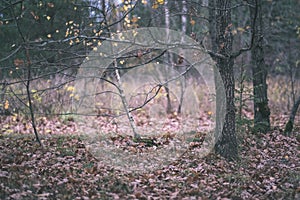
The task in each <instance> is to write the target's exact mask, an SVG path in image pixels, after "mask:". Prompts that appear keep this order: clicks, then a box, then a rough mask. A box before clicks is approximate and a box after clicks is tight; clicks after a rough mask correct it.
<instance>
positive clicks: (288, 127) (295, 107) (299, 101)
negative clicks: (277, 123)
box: [284, 96, 300, 134]
mask: <svg viewBox="0 0 300 200" xmlns="http://www.w3.org/2000/svg"><path fill="white" fill-rule="evenodd" d="M299 105H300V96H299V97H298V99H297V101H296V102H295V103H294V105H293V108H292V111H291V114H290V118H289V121H288V123H287V124H286V125H285V129H284V133H286V134H290V133H291V132H292V130H293V127H294V120H295V116H296V113H297V110H298V107H299Z"/></svg>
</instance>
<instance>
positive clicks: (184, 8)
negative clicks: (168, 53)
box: [177, 0, 187, 114]
mask: <svg viewBox="0 0 300 200" xmlns="http://www.w3.org/2000/svg"><path fill="white" fill-rule="evenodd" d="M186 3H187V2H186V0H183V1H182V14H181V34H182V36H181V43H183V44H184V38H185V35H186V30H187V6H186ZM179 56H180V55H179ZM177 64H179V65H180V63H177ZM183 67H184V69H185V66H183ZM185 86H186V80H185V78H184V79H183V81H181V80H180V90H181V91H180V99H179V105H178V108H177V113H178V114H180V113H181V108H182V104H183V97H184V92H185Z"/></svg>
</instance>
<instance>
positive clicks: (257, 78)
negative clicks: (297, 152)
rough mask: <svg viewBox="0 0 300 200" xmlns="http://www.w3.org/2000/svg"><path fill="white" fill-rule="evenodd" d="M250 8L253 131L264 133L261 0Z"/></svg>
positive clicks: (267, 121)
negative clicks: (252, 35) (251, 23)
mask: <svg viewBox="0 0 300 200" xmlns="http://www.w3.org/2000/svg"><path fill="white" fill-rule="evenodd" d="M256 2H257V4H256V5H254V7H251V8H250V16H251V19H252V21H253V22H255V23H254V24H253V25H252V26H253V31H254V38H253V39H254V41H253V45H254V46H253V48H252V49H251V60H252V73H253V95H254V131H255V132H257V131H259V132H263V133H266V132H267V131H268V130H270V109H269V106H268V95H267V89H268V86H267V82H266V79H267V66H266V64H265V60H264V49H263V30H262V29H263V22H262V9H261V1H256Z"/></svg>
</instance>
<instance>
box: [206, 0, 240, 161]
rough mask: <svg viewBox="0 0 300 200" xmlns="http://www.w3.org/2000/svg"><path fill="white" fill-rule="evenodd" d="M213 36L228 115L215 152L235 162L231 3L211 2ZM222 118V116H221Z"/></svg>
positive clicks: (212, 40)
mask: <svg viewBox="0 0 300 200" xmlns="http://www.w3.org/2000/svg"><path fill="white" fill-rule="evenodd" d="M209 6H210V9H211V10H210V12H209V19H210V34H211V42H212V50H213V52H212V53H211V55H212V57H213V59H214V60H215V61H216V65H217V70H218V72H219V73H220V76H221V79H222V82H223V84H224V88H225V97H226V111H225V112H226V114H225V121H224V124H223V129H222V132H221V134H220V136H217V135H218V133H217V135H216V136H217V137H216V139H217V141H216V144H215V151H216V153H217V154H219V155H221V156H223V157H224V158H226V159H228V160H235V159H237V157H238V148H237V140H236V135H235V106H234V89H235V84H234V73H233V64H234V58H233V57H232V56H230V55H231V53H232V40H233V37H232V33H231V26H232V24H231V10H230V7H231V1H230V0H210V1H209ZM218 84H219V82H218V81H216V92H217V94H216V95H217V97H216V98H217V105H216V108H217V109H216V112H217V113H216V116H217V122H216V132H218V129H219V128H220V127H219V126H220V124H221V123H220V122H218V120H221V117H220V115H221V113H220V112H221V111H222V108H221V107H220V106H222V103H221V102H222V101H223V99H222V97H223V96H222V94H220V92H222V91H221V90H220V89H219V88H221V87H219V85H218ZM218 116H219V117H218Z"/></svg>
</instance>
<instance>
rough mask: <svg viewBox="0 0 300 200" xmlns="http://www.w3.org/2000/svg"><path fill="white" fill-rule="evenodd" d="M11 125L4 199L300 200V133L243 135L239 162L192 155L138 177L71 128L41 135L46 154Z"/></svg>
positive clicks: (1, 146)
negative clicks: (99, 154)
mask: <svg viewBox="0 0 300 200" xmlns="http://www.w3.org/2000/svg"><path fill="white" fill-rule="evenodd" d="M5 120H6V121H5ZM7 120H8V119H2V121H1V123H2V124H7V127H4V126H2V130H1V135H0V166H1V169H0V199H300V164H299V163H300V154H299V150H300V149H299V143H300V142H299V132H297V130H296V132H295V133H293V134H292V135H291V136H289V137H287V136H284V135H283V134H282V132H281V131H280V130H272V131H270V132H269V133H268V134H265V135H263V134H256V135H253V134H251V133H244V134H240V135H239V141H240V145H239V146H240V160H239V161H237V162H227V161H225V160H224V159H223V158H220V157H218V156H216V155H215V154H213V153H211V154H209V155H208V156H207V157H204V158H199V157H198V156H197V155H195V154H192V153H186V154H184V155H183V156H182V157H180V158H179V159H178V160H177V161H176V162H174V163H172V164H169V165H166V166H164V167H161V168H158V169H153V170H150V171H148V172H143V173H134V172H132V170H130V169H123V170H116V169H115V168H114V167H113V166H109V165H108V164H107V163H106V162H104V161H103V160H101V158H100V159H99V158H98V159H96V158H94V157H93V155H92V154H91V153H90V152H89V151H88V150H87V149H86V147H85V145H84V143H83V142H82V141H81V140H80V139H79V138H78V137H77V136H74V135H72V134H67V133H68V132H69V133H71V132H72V131H73V125H72V124H70V123H71V122H68V123H61V122H59V121H54V122H51V124H53V126H54V127H56V128H57V130H60V131H61V134H57V135H51V134H44V135H42V137H41V140H42V143H43V148H42V147H40V146H39V145H38V144H37V143H36V142H35V141H34V138H33V136H32V134H14V133H8V132H7V131H8V130H10V129H12V124H14V128H13V130H14V132H17V131H16V125H18V126H19V128H20V129H22V132H26V131H25V130H26V124H25V123H21V122H20V121H19V122H18V120H16V119H9V121H7ZM40 123H42V122H40ZM45 123H48V122H46V121H45ZM49 123H50V122H49ZM9 125H10V126H9ZM39 125H41V124H39ZM44 125H46V124H44ZM245 130H246V129H245ZM45 132H47V130H45ZM297 137H298V138H297ZM114 139H116V138H114Z"/></svg>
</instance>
